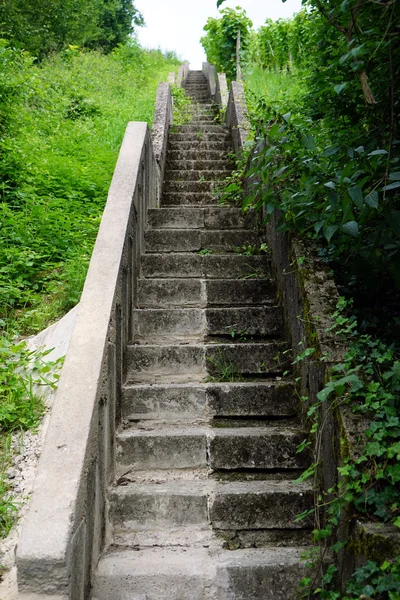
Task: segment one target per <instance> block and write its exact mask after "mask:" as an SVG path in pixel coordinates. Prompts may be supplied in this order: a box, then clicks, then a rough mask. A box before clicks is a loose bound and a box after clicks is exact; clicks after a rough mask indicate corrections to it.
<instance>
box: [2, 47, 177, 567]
mask: <svg viewBox="0 0 400 600" xmlns="http://www.w3.org/2000/svg"><path fill="white" fill-rule="evenodd" d="M178 64H179V62H178V60H177V59H176V57H175V56H174V55H172V54H171V55H168V56H165V55H163V54H162V53H161V52H160V51H158V50H152V51H145V50H143V49H142V48H140V47H139V46H138V44H137V43H136V42H134V41H133V42H132V43H130V44H129V45H128V46H121V47H119V48H117V49H116V50H114V51H113V52H112V53H111V54H109V55H104V54H101V53H100V52H95V51H91V52H88V51H87V52H83V51H80V50H79V48H76V47H69V48H68V49H66V50H65V51H63V52H62V53H59V54H55V55H53V56H50V57H49V58H47V59H46V60H44V61H43V62H42V63H40V64H35V62H34V60H33V58H32V57H30V56H29V55H28V54H27V53H25V52H23V51H19V50H14V49H12V48H10V47H9V46H8V44H7V43H6V42H5V41H3V40H0V538H1V537H3V536H5V535H7V533H8V532H9V530H10V528H11V526H12V524H13V522H14V520H15V517H16V514H17V509H18V506H17V505H16V504H15V501H14V500H13V498H12V493H10V492H11V490H10V486H9V483H8V481H7V478H6V470H7V468H8V466H9V464H10V439H11V438H10V435H11V434H12V433H14V432H18V431H24V430H27V429H33V430H34V429H35V428H37V427H38V424H39V422H40V418H41V415H42V414H43V411H44V405H43V402H42V401H41V399H40V398H39V397H38V396H37V394H36V393H35V391H34V389H35V388H34V387H33V383H34V382H38V381H39V382H40V383H41V384H45V383H46V380H47V376H48V375H47V371H48V367H47V366H46V365H44V364H43V362H42V358H41V356H40V353H37V354H32V353H31V352H29V351H28V350H27V348H26V347H25V345H24V344H23V343H20V342H19V341H18V340H19V339H20V338H21V336H24V335H28V334H33V333H36V332H38V331H40V330H41V329H43V328H44V327H46V326H47V325H48V324H49V323H50V322H52V321H54V320H56V319H57V318H59V317H61V316H62V315H63V314H65V312H67V311H68V310H69V309H70V308H71V307H73V306H74V305H75V304H76V303H77V302H78V301H79V297H80V294H81V291H82V287H83V283H84V280H85V276H86V271H87V267H88V263H89V259H90V255H91V252H92V249H93V245H94V241H95V238H96V234H97V230H98V226H99V223H100V219H101V215H102V211H103V208H104V205H105V202H106V198H107V192H108V187H109V185H110V182H111V177H112V174H113V170H114V167H115V163H116V159H117V156H118V152H119V148H120V145H121V142H122V138H123V135H124V132H125V128H126V125H127V122H128V121H147V122H148V123H149V124H150V125H151V121H152V117H153V110H154V103H155V97H156V90H157V85H158V83H159V82H160V81H166V79H167V74H168V73H169V72H170V71H174V70H177V68H178ZM24 366H25V367H26V370H25V375H23V374H22V372H21V367H24ZM32 367H33V368H32ZM0 577H1V575H0Z"/></svg>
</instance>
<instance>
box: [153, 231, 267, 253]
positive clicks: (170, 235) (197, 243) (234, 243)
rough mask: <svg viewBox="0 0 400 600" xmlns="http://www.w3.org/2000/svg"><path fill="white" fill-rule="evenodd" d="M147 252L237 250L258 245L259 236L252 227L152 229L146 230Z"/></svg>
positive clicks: (225, 251)
mask: <svg viewBox="0 0 400 600" xmlns="http://www.w3.org/2000/svg"><path fill="white" fill-rule="evenodd" d="M144 239H145V248H146V252H150V253H154V252H199V251H201V250H204V249H206V250H210V251H213V252H224V253H227V252H236V253H238V251H240V249H241V248H242V245H243V246H245V247H246V248H247V247H249V246H252V247H257V246H258V245H259V244H258V236H257V234H256V232H255V231H254V230H251V229H233V230H225V229H224V230H205V231H204V230H201V229H188V228H186V229H151V230H149V231H146V232H145V236H144Z"/></svg>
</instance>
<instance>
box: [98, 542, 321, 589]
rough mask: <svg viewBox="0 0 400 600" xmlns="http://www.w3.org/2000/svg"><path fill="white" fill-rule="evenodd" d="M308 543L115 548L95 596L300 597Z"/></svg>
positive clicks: (100, 570)
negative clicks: (227, 547) (221, 547)
mask: <svg viewBox="0 0 400 600" xmlns="http://www.w3.org/2000/svg"><path fill="white" fill-rule="evenodd" d="M304 550H305V548H302V547H300V548H275V547H271V548H252V549H244V550H236V551H235V552H231V551H229V550H225V551H223V550H219V551H218V550H217V551H213V550H211V549H210V550H209V549H207V548H203V549H199V548H196V549H188V548H148V549H143V550H141V551H139V552H138V551H137V550H134V549H119V550H118V549H115V548H114V549H112V550H110V552H109V553H108V554H106V555H105V556H104V558H103V559H102V560H101V561H100V563H99V566H98V569H97V573H96V576H95V581H94V586H93V591H92V600H110V599H111V598H112V600H127V599H129V600H167V599H169V598H170V599H173V600H216V599H218V600H232V599H235V600H297V597H298V596H297V590H298V585H299V581H300V580H301V579H302V577H304V576H305V575H306V574H309V573H308V571H307V569H306V567H305V562H304V561H302V560H301V555H302V554H303V553H304Z"/></svg>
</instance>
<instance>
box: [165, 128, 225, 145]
mask: <svg viewBox="0 0 400 600" xmlns="http://www.w3.org/2000/svg"><path fill="white" fill-rule="evenodd" d="M230 139H231V137H230V132H229V131H226V130H222V131H211V132H208V131H200V132H198V133H196V132H194V131H193V132H190V131H188V132H182V133H170V134H169V136H168V143H171V142H226V141H230Z"/></svg>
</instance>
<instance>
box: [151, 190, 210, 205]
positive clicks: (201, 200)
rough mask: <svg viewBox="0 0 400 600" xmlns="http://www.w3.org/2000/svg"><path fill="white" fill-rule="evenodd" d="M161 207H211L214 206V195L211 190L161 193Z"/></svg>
mask: <svg viewBox="0 0 400 600" xmlns="http://www.w3.org/2000/svg"><path fill="white" fill-rule="evenodd" d="M161 204H162V206H163V207H168V206H187V207H195V206H212V205H214V206H215V205H216V204H217V201H216V199H215V194H214V192H212V191H211V190H208V191H205V192H181V191H177V192H167V191H165V190H164V191H163V195H162V198H161Z"/></svg>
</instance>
